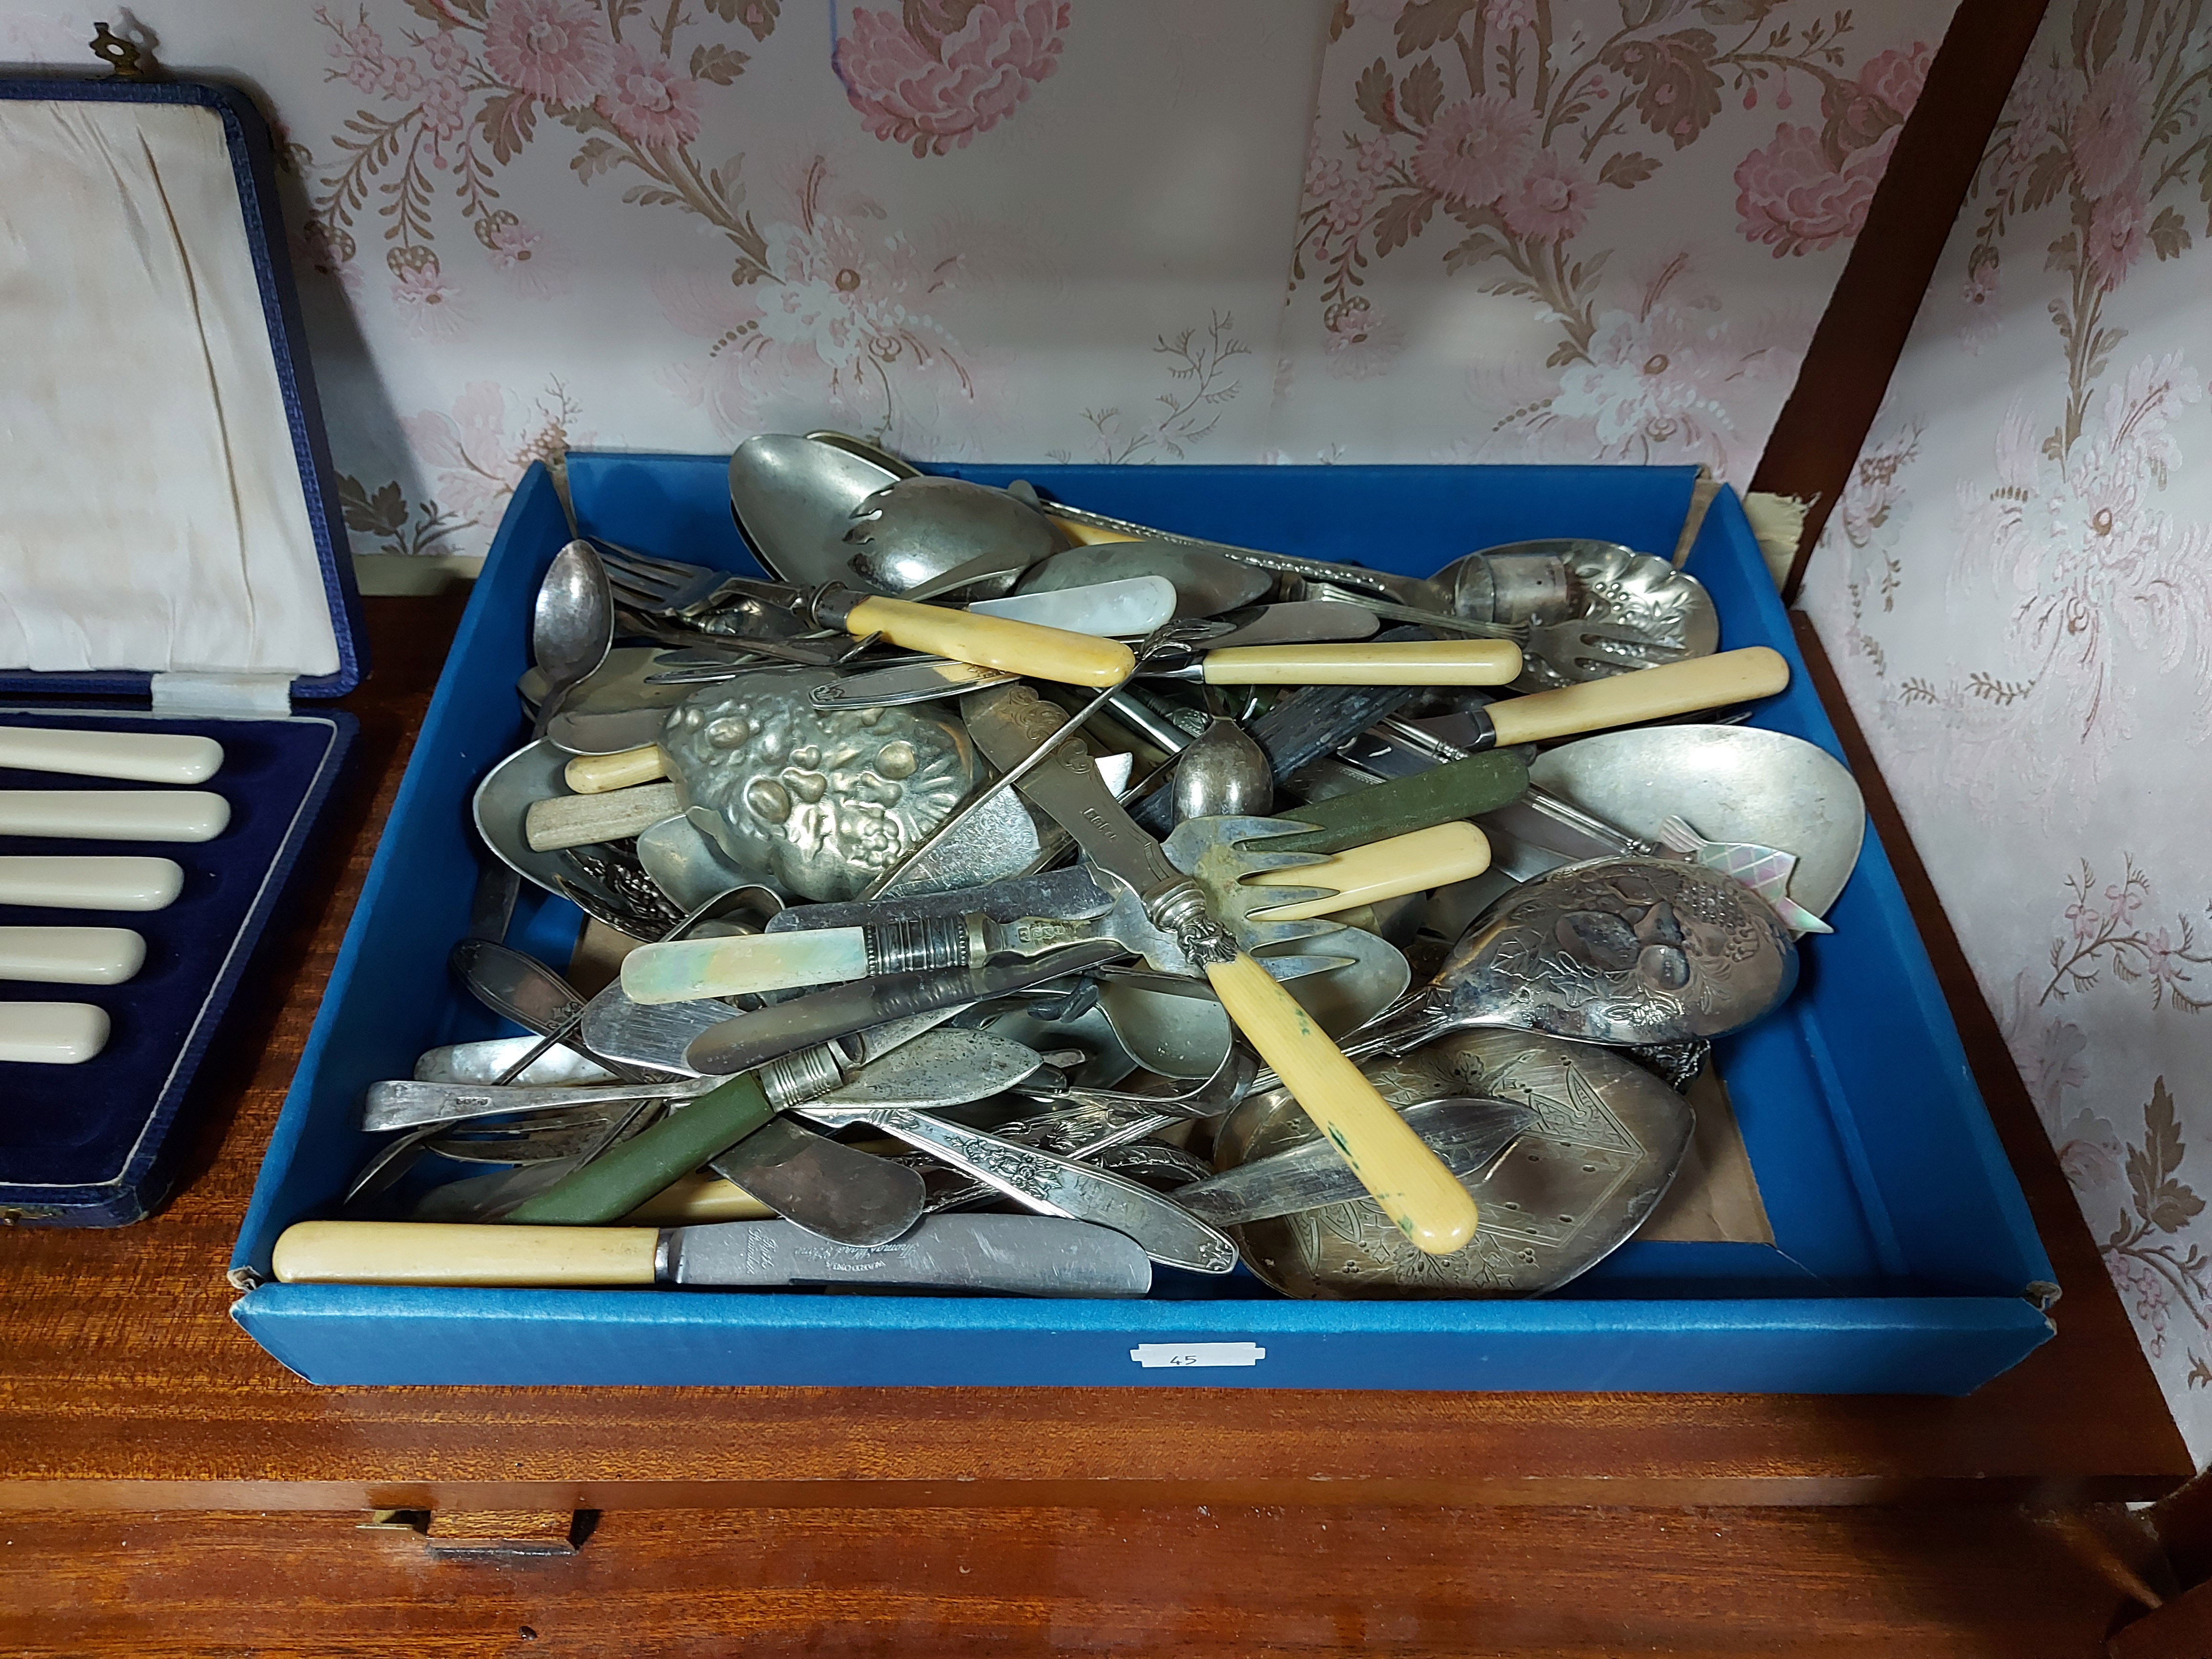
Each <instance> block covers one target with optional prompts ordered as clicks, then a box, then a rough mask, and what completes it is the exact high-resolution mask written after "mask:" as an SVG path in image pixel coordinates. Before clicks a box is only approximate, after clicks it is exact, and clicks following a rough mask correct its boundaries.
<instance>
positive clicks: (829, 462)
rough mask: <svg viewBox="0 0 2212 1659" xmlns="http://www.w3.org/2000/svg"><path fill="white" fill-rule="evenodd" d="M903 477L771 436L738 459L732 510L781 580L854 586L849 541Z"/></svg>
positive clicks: (808, 443) (733, 462) (788, 437)
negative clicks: (860, 518) (867, 505)
mask: <svg viewBox="0 0 2212 1659" xmlns="http://www.w3.org/2000/svg"><path fill="white" fill-rule="evenodd" d="M898 476H899V475H898V474H897V473H896V472H892V471H888V470H887V469H885V468H884V467H882V466H879V465H877V464H876V463H875V462H874V461H872V460H870V459H866V457H864V456H860V455H856V454H854V453H851V452H850V451H849V450H847V449H842V448H839V447H835V446H833V445H830V444H827V443H817V442H815V441H812V440H811V439H807V438H801V437H799V436H796V435H792V434H787V433H766V434H763V435H761V436H759V437H757V438H748V439H746V440H745V441H744V442H743V443H741V444H739V445H738V448H737V453H735V454H733V455H732V456H731V457H730V511H731V513H732V515H733V516H734V517H735V518H736V520H737V521H738V529H739V530H740V531H742V532H744V538H745V541H746V543H747V544H748V545H749V546H750V547H751V549H752V550H753V554H754V556H756V557H757V558H758V559H759V560H760V562H761V563H762V564H763V566H764V567H766V568H767V569H768V570H769V573H770V574H772V575H774V576H775V578H776V579H777V580H779V581H786V582H793V583H796V584H799V585H800V586H814V585H816V584H818V583H822V582H830V581H834V582H842V583H844V584H847V585H848V586H849V585H851V584H852V583H853V582H854V580H855V578H856V576H857V574H858V573H857V572H855V571H854V569H853V568H852V565H851V562H850V561H851V559H852V556H853V549H852V548H851V547H850V546H849V545H848V544H847V543H846V540H845V532H847V531H848V530H849V529H851V528H852V527H853V513H854V510H855V509H856V508H857V507H859V506H860V503H861V502H862V501H866V500H867V498H868V497H869V496H871V495H874V494H875V493H876V492H877V491H878V490H879V489H883V488H884V486H885V485H886V484H890V483H894V482H896V479H897V477H898ZM970 551H972V549H971V550H970Z"/></svg>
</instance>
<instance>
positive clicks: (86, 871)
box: [0, 853, 185, 910]
mask: <svg viewBox="0 0 2212 1659" xmlns="http://www.w3.org/2000/svg"><path fill="white" fill-rule="evenodd" d="M184 890H185V872H184V866H181V865H179V863H178V862H177V861H176V860H174V859H145V858H131V857H128V856H124V855H119V854H118V855H115V856H108V855H106V854H92V853H85V854H61V855H58V856H52V857H42V856H39V855H36V854H16V855H13V856H9V857H5V858H0V904H26V905H30V906H33V907H34V908H40V909H46V910H165V909H167V908H168V907H169V906H170V905H172V904H173V903H175V902H176V898H177V895H178V894H179V893H181V892H183V891H184Z"/></svg>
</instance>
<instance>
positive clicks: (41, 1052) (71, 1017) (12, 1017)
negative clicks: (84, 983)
mask: <svg viewBox="0 0 2212 1659" xmlns="http://www.w3.org/2000/svg"><path fill="white" fill-rule="evenodd" d="M106 1046H107V1011H106V1009H104V1008H95V1007H94V1006H92V1004H90V1003H88V1002H0V1060H21V1061H22V1062H23V1063H25V1064H27V1065H31V1066H76V1065H81V1064H82V1063H83V1062H84V1061H86V1060H90V1059H91V1058H92V1057H93V1056H94V1054H98V1053H99V1052H100V1050H101V1049H102V1048H106Z"/></svg>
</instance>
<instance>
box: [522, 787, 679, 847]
mask: <svg viewBox="0 0 2212 1659" xmlns="http://www.w3.org/2000/svg"><path fill="white" fill-rule="evenodd" d="M683 810H684V803H683V801H682V800H681V799H678V793H677V788H676V786H675V785H674V784H672V783H646V784H640V785H639V786H638V787H636V788H635V789H614V790H610V791H609V792H608V793H605V794H604V795H549V796H547V797H546V798H545V799H544V800H534V801H532V802H531V803H530V811H528V812H527V813H526V814H525V815H524V817H523V821H522V822H523V833H524V835H525V836H527V837H528V838H529V842H530V850H531V851H532V852H533V853H550V852H554V851H556V850H557V849H559V848H563V847H587V846H589V845H591V843H592V842H598V841H620V840H621V839H622V838H623V836H634V835H635V834H637V832H638V831H639V830H641V829H651V828H652V827H653V825H654V824H656V823H659V822H660V821H661V820H662V819H663V818H672V817H675V816H676V815H677V814H678V813H679V812H681V811H683Z"/></svg>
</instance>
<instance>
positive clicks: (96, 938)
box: [0, 927, 146, 985]
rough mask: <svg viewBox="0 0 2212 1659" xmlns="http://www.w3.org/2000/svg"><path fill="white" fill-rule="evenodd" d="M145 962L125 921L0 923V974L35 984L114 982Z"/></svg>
mask: <svg viewBox="0 0 2212 1659" xmlns="http://www.w3.org/2000/svg"><path fill="white" fill-rule="evenodd" d="M145 965H146V941H145V939H143V937H142V936H141V935H139V934H137V933H133V932H132V931H131V929H130V928H128V927H0V979H15V980H27V981H33V982H35V983H37V984H40V985H120V984H122V983H123V981H125V980H127V979H129V978H131V976H132V975H135V974H136V973H137V971H138V970H139V969H141V968H143V967H144V966H145Z"/></svg>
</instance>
